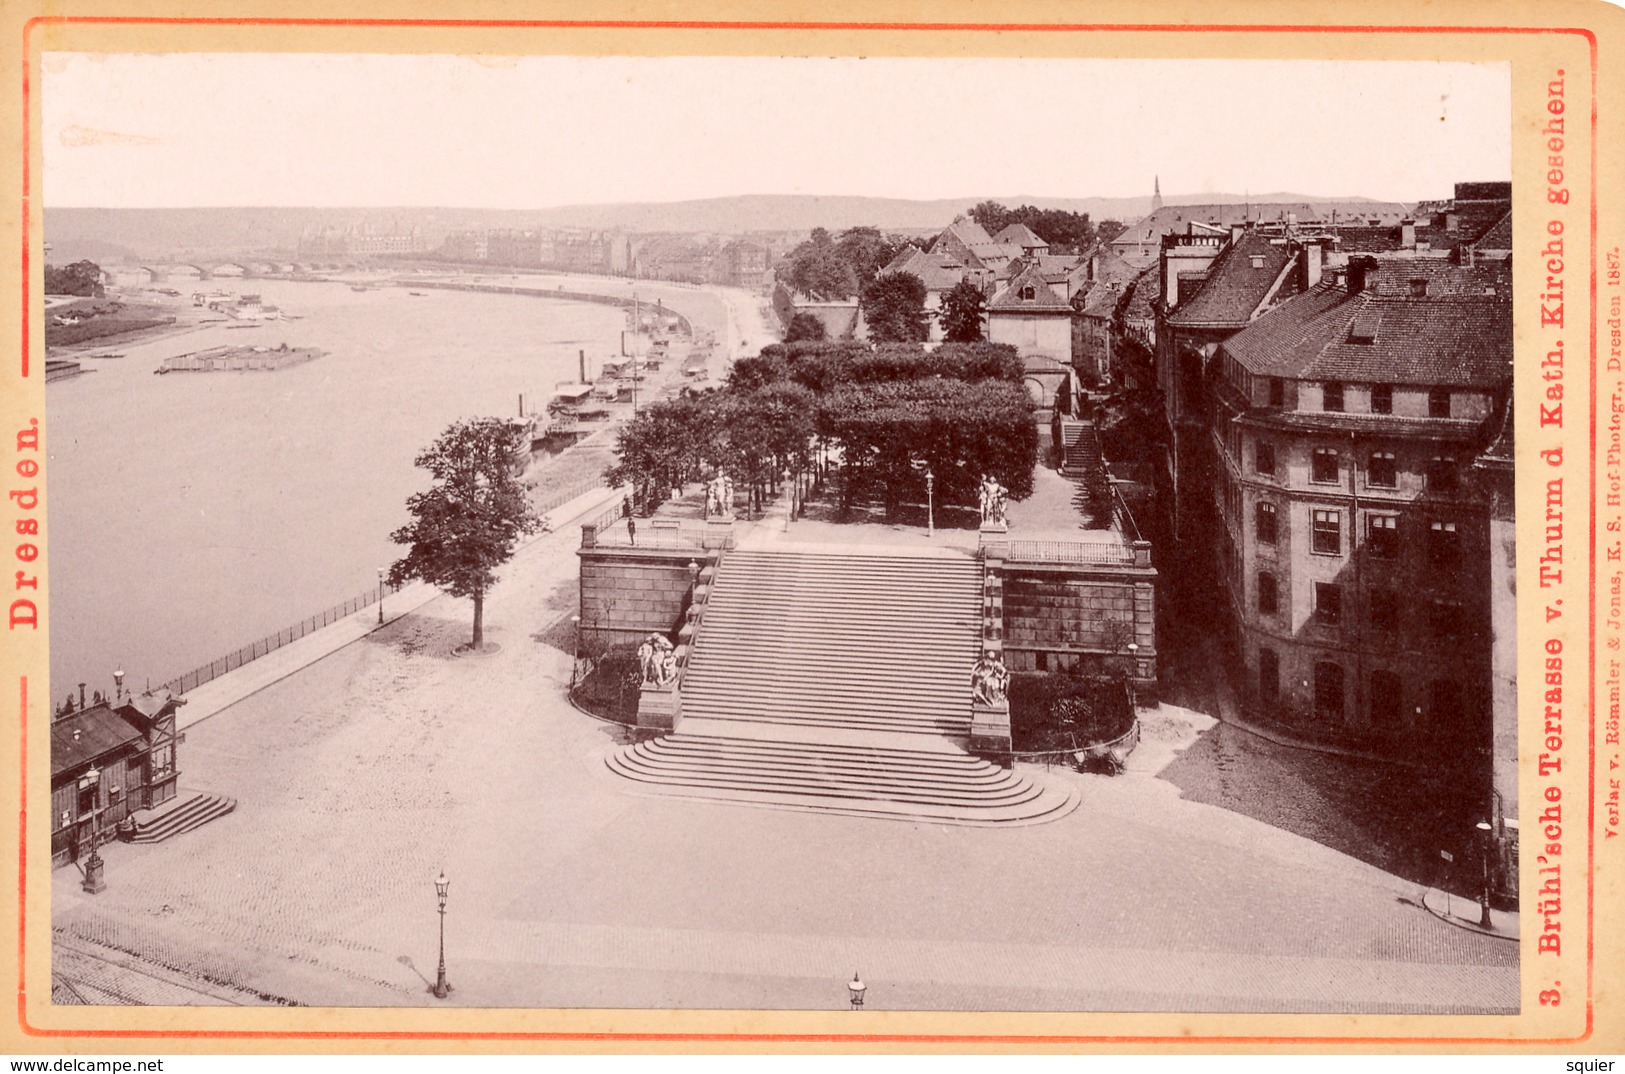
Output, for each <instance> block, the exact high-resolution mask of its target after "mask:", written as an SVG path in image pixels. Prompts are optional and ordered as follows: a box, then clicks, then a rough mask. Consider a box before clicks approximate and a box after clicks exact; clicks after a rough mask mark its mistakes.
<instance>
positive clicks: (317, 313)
mask: <svg viewBox="0 0 1625 1074" xmlns="http://www.w3.org/2000/svg"><path fill="white" fill-rule="evenodd" d="M254 287H255V289H256V290H259V291H261V292H263V294H264V296H265V299H266V301H269V302H275V303H276V304H278V305H279V306H281V307H282V309H283V310H284V311H286V312H287V313H289V314H292V315H294V316H295V317H297V318H298V319H296V320H284V321H278V322H268V323H266V324H264V325H262V326H261V327H259V328H256V329H253V330H252V335H253V336H254V338H255V343H256V344H257V345H260V346H270V347H276V346H278V345H280V344H281V343H283V342H286V343H287V344H288V346H290V347H317V348H320V349H322V350H324V351H327V352H328V353H327V354H326V355H325V356H323V357H322V358H321V359H320V360H319V361H314V362H309V363H305V364H302V365H298V366H294V367H291V368H287V369H281V370H276V371H274V372H258V373H242V374H238V373H215V374H205V375H196V376H188V377H155V376H152V375H151V374H152V371H153V370H154V369H155V368H157V367H158V365H159V364H160V363H161V362H162V360H163V359H164V358H167V357H172V356H174V355H178V354H182V353H186V352H190V351H197V350H201V349H204V348H207V347H211V346H220V345H225V344H228V343H229V344H234V345H240V344H241V343H242V342H243V339H242V337H243V336H245V335H249V334H250V333H249V332H243V331H237V332H227V331H225V325H223V324H214V325H206V326H204V327H202V328H200V329H198V330H196V331H192V332H188V333H186V334H183V335H177V336H172V337H169V338H167V339H158V340H153V341H147V342H138V343H132V344H128V345H121V346H120V348H119V349H120V350H121V351H122V352H123V353H124V355H125V358H124V359H123V360H122V361H119V362H106V363H101V365H100V369H101V372H100V375H98V376H95V377H81V378H76V379H74V380H70V381H65V382H62V383H61V384H56V385H52V386H51V388H50V391H49V394H48V396H47V435H46V448H47V451H48V453H49V458H48V465H49V469H48V470H47V479H48V484H47V486H46V488H47V504H48V511H49V534H50V536H49V541H50V543H49V546H48V554H49V562H48V570H49V585H50V604H49V611H48V613H47V614H48V619H47V623H48V625H49V629H50V631H51V678H52V693H53V694H56V695H63V696H65V694H64V691H66V690H69V689H72V688H73V686H74V684H76V683H78V682H88V683H92V684H95V683H103V682H104V681H110V679H111V674H112V670H113V669H114V668H115V667H118V666H120V665H122V666H123V667H124V668H125V670H126V671H128V672H129V673H130V676H131V678H130V681H131V682H132V683H133V684H136V685H137V686H138V687H142V688H144V686H145V684H146V683H147V682H149V681H150V682H151V683H152V684H153V685H157V684H159V683H161V682H163V681H165V680H167V679H169V678H170V677H172V676H176V675H177V674H178V673H179V672H181V671H182V670H183V669H187V668H195V669H197V670H196V671H193V672H187V673H186V676H185V677H186V678H188V679H190V680H191V681H193V682H195V681H196V680H197V678H198V676H199V675H200V674H201V673H202V671H203V669H204V668H206V667H209V666H211V664H212V665H214V666H216V667H218V666H219V664H220V661H222V660H225V661H230V660H231V659H233V657H232V656H226V657H222V656H221V654H222V653H228V654H232V653H236V652H237V651H239V650H238V647H239V646H241V647H242V648H243V649H245V650H248V651H249V652H254V651H260V652H261V653H262V654H263V651H264V644H265V641H266V640H268V639H272V638H275V637H277V636H278V635H279V634H280V635H282V636H284V637H285V636H286V634H287V632H288V631H289V629H290V628H289V626H288V624H290V623H298V622H301V621H303V620H307V619H314V618H318V617H320V616H322V615H324V614H327V613H321V612H318V613H316V616H312V615H311V607H312V606H313V605H315V606H320V605H321V604H322V603H323V602H324V600H332V599H333V597H334V596H335V595H340V594H344V593H347V592H348V593H351V594H355V593H358V592H361V591H364V590H368V589H369V588H375V587H376V579H377V574H376V568H377V567H378V566H382V565H387V564H389V563H390V562H392V561H393V560H394V558H396V556H398V555H399V554H400V551H401V550H400V548H399V547H398V546H396V545H394V544H392V543H390V541H389V533H390V532H391V531H392V530H393V529H395V528H396V527H398V526H400V525H402V524H403V523H404V522H405V521H406V513H405V500H406V497H407V496H408V495H409V494H410V493H411V492H413V491H415V490H417V489H420V488H422V487H424V486H425V484H426V483H427V475H426V474H424V473H423V472H422V471H419V470H417V469H416V468H415V467H413V465H412V460H413V458H414V457H415V456H416V454H417V453H418V451H420V450H421V449H422V448H423V447H424V446H426V445H427V444H428V443H429V441H430V440H432V439H433V437H434V436H435V435H436V434H437V433H439V432H440V430H441V429H443V428H444V427H445V426H446V425H447V424H448V423H449V422H451V421H453V420H455V419H456V418H459V417H468V416H476V415H482V414H512V413H514V412H515V400H516V398H517V392H518V390H520V389H524V388H528V387H531V386H534V385H537V384H553V383H556V382H557V381H560V380H573V379H574V378H575V375H576V372H577V364H578V363H577V352H578V351H580V350H582V349H585V350H586V351H587V354H588V355H589V356H597V357H598V358H600V359H601V358H604V357H608V356H610V355H612V354H614V353H615V352H616V351H617V350H618V349H619V343H620V332H621V329H622V328H623V327H624V325H625V318H624V315H623V314H622V312H621V311H620V310H619V309H618V308H616V307H613V306H608V305H588V304H577V303H573V302H568V301H552V302H537V301H524V300H522V299H520V298H518V297H516V296H514V295H511V294H506V293H465V292H461V291H445V290H435V291H431V292H429V293H428V294H427V295H424V296H411V295H409V293H408V292H407V291H406V290H405V289H404V288H381V289H378V290H372V291H365V292H356V291H352V290H351V289H350V288H349V287H348V286H347V285H345V284H342V283H295V282H290V281H275V280H266V281H260V280H256V281H254ZM658 290H659V289H658V287H656V286H654V285H647V284H643V283H640V285H639V291H640V292H642V293H644V294H652V293H655V292H657V291H658ZM673 299H676V300H677V301H679V302H680V303H681V304H682V308H683V310H684V312H685V313H687V314H688V315H689V316H690V317H692V318H694V319H695V321H696V324H697V327H699V328H702V329H711V330H716V329H717V328H719V327H720V326H721V323H722V319H723V316H724V313H723V308H722V306H721V303H720V302H718V301H717V300H715V299H714V298H712V296H710V295H707V294H705V293H703V292H694V291H687V292H679V291H676V290H675V289H674V290H673V291H672V292H671V293H670V294H668V295H667V296H666V300H667V303H668V305H669V304H670V302H671V301H672V300H673ZM707 322H709V323H707ZM341 606H342V605H341ZM330 611H331V609H329V612H330ZM329 621H331V620H329ZM255 638H260V639H262V641H260V642H252V643H250V644H249V645H246V646H245V645H244V644H243V643H244V639H255ZM217 673H218V672H217Z"/></svg>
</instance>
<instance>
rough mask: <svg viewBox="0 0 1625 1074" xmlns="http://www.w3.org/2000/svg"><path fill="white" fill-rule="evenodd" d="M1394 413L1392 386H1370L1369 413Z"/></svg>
mask: <svg viewBox="0 0 1625 1074" xmlns="http://www.w3.org/2000/svg"><path fill="white" fill-rule="evenodd" d="M1393 412H1394V386H1393V385H1392V384H1373V385H1371V413H1373V414H1392V413H1393Z"/></svg>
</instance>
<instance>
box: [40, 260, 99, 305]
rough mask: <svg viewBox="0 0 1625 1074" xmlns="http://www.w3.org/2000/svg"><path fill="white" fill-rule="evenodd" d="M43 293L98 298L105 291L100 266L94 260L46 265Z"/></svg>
mask: <svg viewBox="0 0 1625 1074" xmlns="http://www.w3.org/2000/svg"><path fill="white" fill-rule="evenodd" d="M45 293H46V294H48V295H79V296H80V297H83V298H100V297H101V296H102V295H103V294H105V293H106V292H105V290H104V289H103V288H102V268H101V266H100V265H98V264H96V262H94V261H75V262H74V263H73V264H71V265H46V266H45Z"/></svg>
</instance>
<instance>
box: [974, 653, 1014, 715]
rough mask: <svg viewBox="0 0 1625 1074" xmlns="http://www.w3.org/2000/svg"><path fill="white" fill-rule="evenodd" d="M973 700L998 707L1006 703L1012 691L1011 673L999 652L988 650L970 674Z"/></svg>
mask: <svg viewBox="0 0 1625 1074" xmlns="http://www.w3.org/2000/svg"><path fill="white" fill-rule="evenodd" d="M970 684H971V699H972V700H973V701H975V702H976V703H977V704H981V705H989V706H998V705H1003V704H1004V703H1005V699H1006V698H1007V697H1008V696H1009V691H1010V671H1009V669H1008V668H1006V667H1005V666H1004V659H1003V658H1002V657H1000V655H999V653H998V650H996V649H988V650H986V651H984V652H983V653H982V659H980V660H978V661H977V662H976V666H975V667H974V668H972V669H971V673H970Z"/></svg>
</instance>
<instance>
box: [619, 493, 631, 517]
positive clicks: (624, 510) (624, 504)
mask: <svg viewBox="0 0 1625 1074" xmlns="http://www.w3.org/2000/svg"><path fill="white" fill-rule="evenodd" d="M621 517H622V518H631V517H632V497H630V496H622V497H621Z"/></svg>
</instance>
